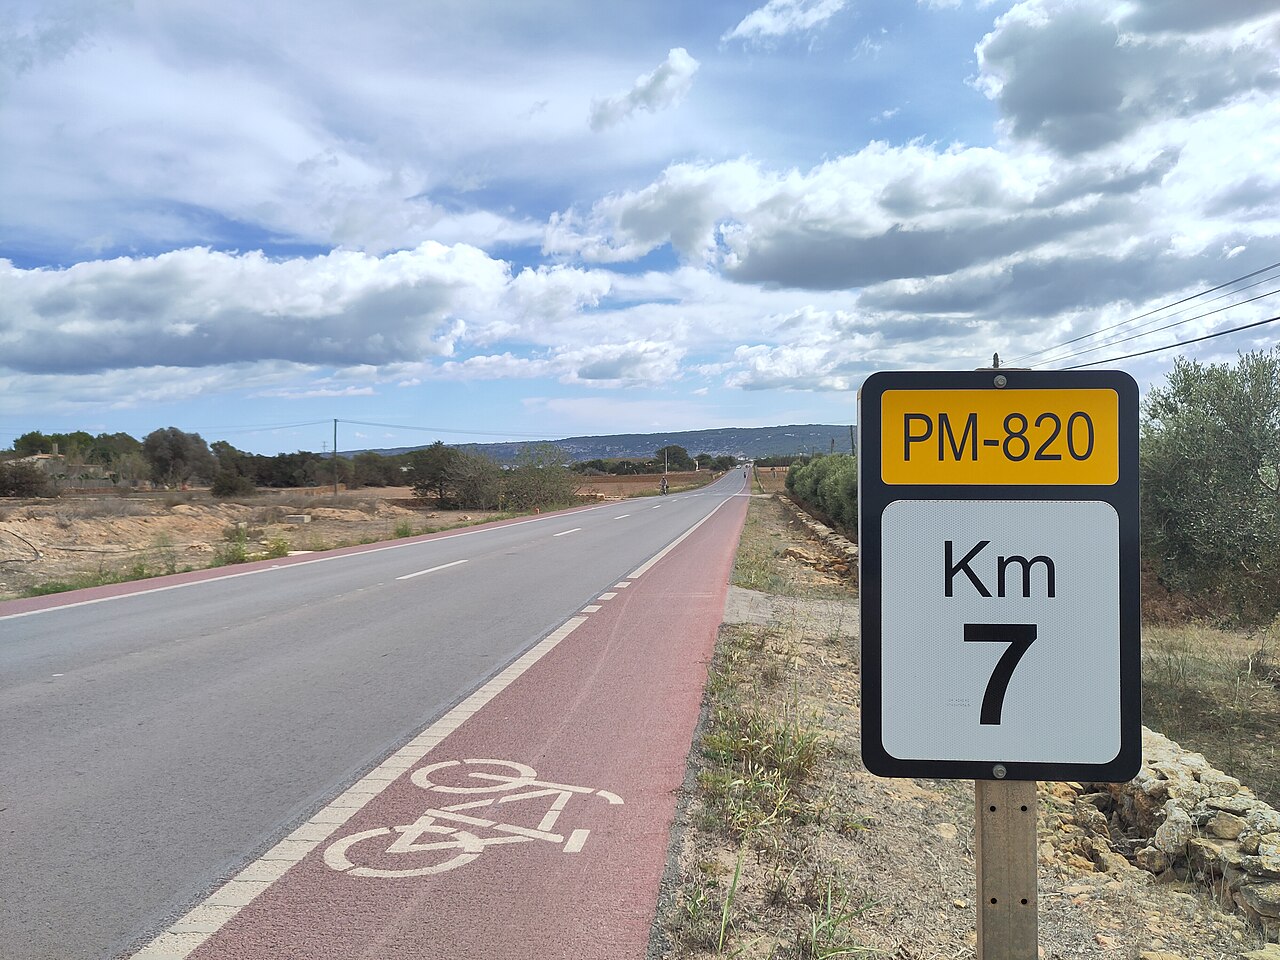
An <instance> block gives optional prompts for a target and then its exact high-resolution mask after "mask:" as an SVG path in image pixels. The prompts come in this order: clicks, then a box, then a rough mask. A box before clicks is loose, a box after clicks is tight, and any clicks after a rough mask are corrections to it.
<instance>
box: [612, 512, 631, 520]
mask: <svg viewBox="0 0 1280 960" xmlns="http://www.w3.org/2000/svg"><path fill="white" fill-rule="evenodd" d="M629 516H631V514H629V513H624V514H623V515H622V516H620V517H614V518H613V519H615V520H625V519H627V517H629Z"/></svg>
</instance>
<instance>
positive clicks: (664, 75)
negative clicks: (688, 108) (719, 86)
mask: <svg viewBox="0 0 1280 960" xmlns="http://www.w3.org/2000/svg"><path fill="white" fill-rule="evenodd" d="M698 66H699V64H698V61H697V60H695V59H694V58H693V57H691V56H690V55H689V51H688V50H686V49H685V48H684V47H673V48H672V49H671V51H670V52H669V53H668V54H667V59H666V60H664V61H663V62H662V63H660V64H659V65H658V66H657V68H656V69H654V70H653V72H651V73H646V74H643V75H641V76H639V77H636V82H635V83H634V84H633V85H632V87H631V89H630V90H628V91H626V92H625V93H619V94H616V95H614V96H612V97H606V98H605V99H603V100H593V101H591V129H592V130H595V131H596V132H599V131H601V130H605V129H607V128H609V127H613V126H616V125H617V124H619V123H621V122H622V121H623V120H626V119H628V118H629V117H631V116H632V115H633V114H634V113H635V112H636V111H637V110H645V111H648V112H649V113H657V112H658V111H660V110H666V109H668V108H669V107H674V106H676V105H677V104H679V103H680V101H681V100H683V99H684V98H685V95H686V94H688V92H689V89H690V88H691V87H692V86H693V75H694V74H695V73H697V72H698Z"/></svg>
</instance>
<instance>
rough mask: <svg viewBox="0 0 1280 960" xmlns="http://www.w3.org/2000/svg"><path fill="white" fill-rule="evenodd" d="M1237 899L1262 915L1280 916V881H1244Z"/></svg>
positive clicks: (1236, 895) (1238, 891)
mask: <svg viewBox="0 0 1280 960" xmlns="http://www.w3.org/2000/svg"><path fill="white" fill-rule="evenodd" d="M1235 899H1236V902H1237V903H1240V902H1241V901H1243V902H1244V904H1245V905H1247V906H1248V907H1249V909H1251V910H1253V911H1254V912H1255V913H1257V914H1259V915H1261V916H1264V917H1272V918H1280V883H1242V884H1241V885H1240V889H1239V890H1237V891H1236V893H1235Z"/></svg>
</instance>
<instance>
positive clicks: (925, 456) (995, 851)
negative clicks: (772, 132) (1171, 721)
mask: <svg viewBox="0 0 1280 960" xmlns="http://www.w3.org/2000/svg"><path fill="white" fill-rule="evenodd" d="M858 430H859V437H858V439H859V445H858V500H859V510H858V514H859V521H858V523H859V565H860V571H859V573H860V583H861V589H862V596H861V606H862V754H863V761H864V763H865V764H866V766H867V768H868V769H869V770H870V771H871V772H872V773H875V774H877V775H879V776H884V777H944V778H955V779H973V780H975V781H977V788H976V800H977V806H976V810H977V834H978V885H979V893H980V901H979V915H978V920H979V925H978V929H979V944H980V952H979V956H980V957H981V958H983V960H991V958H995V957H1009V958H1013V957H1018V958H1032V957H1035V955H1036V945H1035V939H1036V907H1035V904H1036V896H1035V874H1036V862H1035V857H1036V842H1035V811H1036V806H1035V781H1036V780H1093V781H1103V782H1106V781H1123V780H1128V779H1129V778H1131V777H1132V776H1133V775H1134V774H1135V773H1137V770H1138V766H1139V764H1140V761H1141V718H1140V701H1141V698H1140V689H1139V682H1140V681H1139V649H1138V640H1139V636H1138V631H1139V615H1140V607H1139V586H1138V583H1139V560H1138V556H1139V555H1138V484H1137V472H1138V471H1137V462H1138V391H1137V385H1136V384H1135V383H1134V381H1133V379H1132V378H1131V377H1129V376H1128V375H1127V374H1124V373H1119V372H1114V371H1082V372H1040V371H1030V370H1009V369H1003V370H998V371H997V370H977V371H963V372H960V371H955V372H918V373H917V372H903V373H877V374H873V375H872V376H870V377H868V378H867V381H866V382H865V383H864V384H863V387H862V390H861V391H860V392H859V397H858Z"/></svg>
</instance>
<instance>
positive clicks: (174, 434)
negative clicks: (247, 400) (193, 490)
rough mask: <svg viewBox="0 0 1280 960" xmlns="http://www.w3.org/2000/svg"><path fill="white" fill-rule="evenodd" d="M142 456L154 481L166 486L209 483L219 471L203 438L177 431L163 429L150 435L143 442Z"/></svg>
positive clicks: (174, 429) (171, 428)
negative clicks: (195, 482) (192, 481)
mask: <svg viewBox="0 0 1280 960" xmlns="http://www.w3.org/2000/svg"><path fill="white" fill-rule="evenodd" d="M142 454H143V456H145V457H146V458H147V462H148V463H150V464H151V479H152V480H155V481H156V482H157V483H162V484H164V485H165V486H177V485H179V484H183V483H187V482H188V481H190V480H193V479H197V478H198V479H201V480H209V479H212V477H213V475H214V473H215V472H216V471H217V461H215V460H214V457H213V453H212V452H210V450H209V445H208V444H207V443H205V442H204V438H203V437H201V436H200V434H198V433H184V432H183V431H181V430H179V429H178V428H177V427H163V428H161V429H159V430H153V431H152V432H151V433H149V434H147V435H146V437H144V438H143V440H142Z"/></svg>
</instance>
